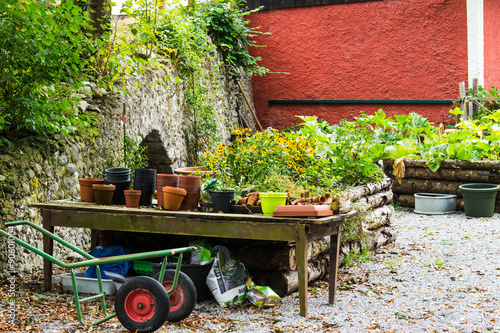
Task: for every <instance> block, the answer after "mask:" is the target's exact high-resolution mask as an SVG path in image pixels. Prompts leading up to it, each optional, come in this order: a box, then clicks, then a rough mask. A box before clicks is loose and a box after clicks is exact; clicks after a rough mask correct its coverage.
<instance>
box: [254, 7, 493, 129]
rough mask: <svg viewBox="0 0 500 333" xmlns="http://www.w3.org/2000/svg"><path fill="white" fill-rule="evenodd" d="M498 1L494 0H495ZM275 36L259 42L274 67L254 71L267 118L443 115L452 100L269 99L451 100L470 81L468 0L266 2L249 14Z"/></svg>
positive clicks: (278, 124) (268, 121) (285, 122)
mask: <svg viewBox="0 0 500 333" xmlns="http://www.w3.org/2000/svg"><path fill="white" fill-rule="evenodd" d="M490 1H495V0H490ZM249 20H250V21H251V23H252V25H253V26H261V28H262V29H261V30H262V31H267V32H271V33H272V35H271V36H267V35H264V36H257V38H256V40H257V42H258V44H260V45H266V46H267V47H265V48H253V49H252V51H251V52H252V53H253V54H254V55H256V56H260V57H262V59H263V61H262V64H264V65H265V66H266V67H267V68H269V69H270V70H271V71H272V72H287V73H288V74H274V73H270V74H268V75H266V76H264V77H254V78H253V79H252V86H253V97H254V103H255V107H256V111H257V114H258V117H259V119H260V121H261V123H262V124H263V125H264V126H272V127H275V128H283V127H285V126H289V125H292V124H295V123H299V122H300V121H298V120H297V119H296V118H295V115H317V116H318V117H320V118H325V119H327V120H328V121H329V122H330V123H337V122H338V121H340V120H341V119H342V118H345V117H347V118H349V119H352V118H353V117H355V116H358V115H359V114H360V111H362V110H363V111H365V112H366V113H373V112H375V111H376V110H378V109H379V108H383V109H384V111H385V112H386V113H388V114H405V113H409V112H418V113H420V114H422V115H423V116H425V117H427V118H429V119H430V120H431V121H433V122H437V123H438V122H442V121H443V118H444V117H445V116H447V115H448V110H449V109H450V107H451V105H400V104H397V105H388V104H386V105H382V104H381V105H367V104H363V105H359V104H358V105H336V104H333V105H332V104H321V105H311V104H307V105H274V104H273V105H269V104H268V102H267V101H268V100H360V99H363V100H366V99H368V100H370V99H375V100H383V99H404V100H408V99H411V100H414V99H418V100H433V99H438V100H452V99H455V98H457V96H458V82H459V81H466V82H467V12H466V0H452V1H444V0H419V1H416V0H406V1H383V2H381V1H376V2H363V3H353V4H335V5H324V6H311V7H299V8H289V9H279V10H263V11H260V12H258V13H254V14H252V15H251V16H249Z"/></svg>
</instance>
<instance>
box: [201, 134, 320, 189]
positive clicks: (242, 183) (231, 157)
mask: <svg viewBox="0 0 500 333" xmlns="http://www.w3.org/2000/svg"><path fill="white" fill-rule="evenodd" d="M233 133H234V134H236V135H239V136H238V137H237V138H236V139H235V141H234V142H233V143H232V144H231V146H226V145H224V144H220V145H219V146H218V148H217V149H216V150H215V149H214V150H212V151H207V152H205V154H204V156H203V165H205V166H207V167H208V168H209V169H210V170H212V171H214V172H215V175H216V176H217V177H221V176H225V175H228V174H230V175H231V177H232V179H233V181H234V183H235V184H236V185H237V186H239V187H242V188H246V187H254V188H258V189H259V190H260V191H290V190H293V187H294V186H300V184H301V183H302V182H303V181H304V179H303V177H304V175H305V170H306V169H307V167H308V166H312V163H313V160H314V153H315V150H314V148H313V147H312V146H311V143H310V140H309V139H308V138H307V137H306V136H304V135H299V134H294V133H287V132H282V133H281V132H279V131H278V130H272V131H264V132H257V133H255V134H254V135H249V134H250V130H249V129H243V130H235V131H233Z"/></svg>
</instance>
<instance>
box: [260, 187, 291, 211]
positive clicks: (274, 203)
mask: <svg viewBox="0 0 500 333" xmlns="http://www.w3.org/2000/svg"><path fill="white" fill-rule="evenodd" d="M287 197H288V193H286V192H276V193H274V192H265V193H259V198H260V205H261V206H262V213H264V214H265V215H270V216H273V212H274V210H275V209H276V207H278V206H283V205H285V204H286V198H287Z"/></svg>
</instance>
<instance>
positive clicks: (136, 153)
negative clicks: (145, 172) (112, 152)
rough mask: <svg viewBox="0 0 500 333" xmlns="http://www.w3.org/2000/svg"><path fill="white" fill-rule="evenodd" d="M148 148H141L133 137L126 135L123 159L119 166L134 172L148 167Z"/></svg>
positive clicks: (120, 160)
mask: <svg viewBox="0 0 500 333" xmlns="http://www.w3.org/2000/svg"><path fill="white" fill-rule="evenodd" d="M146 149H147V147H141V146H139V145H138V144H137V143H136V142H135V141H134V140H133V139H132V138H131V137H129V136H128V135H125V137H124V140H123V154H122V158H121V159H119V160H118V162H119V164H120V165H122V166H123V167H125V168H129V169H131V170H132V171H133V170H134V169H135V168H145V167H146V166H147V165H148V157H147V156H146V155H145V154H144V150H146Z"/></svg>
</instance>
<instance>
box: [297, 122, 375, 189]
mask: <svg viewBox="0 0 500 333" xmlns="http://www.w3.org/2000/svg"><path fill="white" fill-rule="evenodd" d="M299 118H300V119H302V120H303V121H304V123H303V124H301V125H302V127H301V129H300V131H299V133H301V134H303V135H306V136H307V137H309V138H310V141H311V144H312V146H313V147H314V148H315V149H316V150H317V154H316V156H315V159H314V166H313V167H307V168H306V171H305V172H306V176H305V179H306V181H307V183H308V184H309V185H313V186H322V187H326V188H331V187H333V186H335V185H337V184H343V185H359V184H365V183H368V182H372V181H378V180H380V178H382V176H383V173H382V171H381V169H380V167H379V166H377V165H376V164H375V163H373V159H372V158H371V152H370V150H369V148H370V146H371V144H372V141H371V140H370V137H367V136H366V133H365V132H364V131H360V129H359V127H358V126H355V124H354V123H352V122H347V121H343V122H342V123H341V124H339V125H333V126H330V125H328V124H327V123H326V122H318V120H317V118H316V117H314V116H312V117H299Z"/></svg>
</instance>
